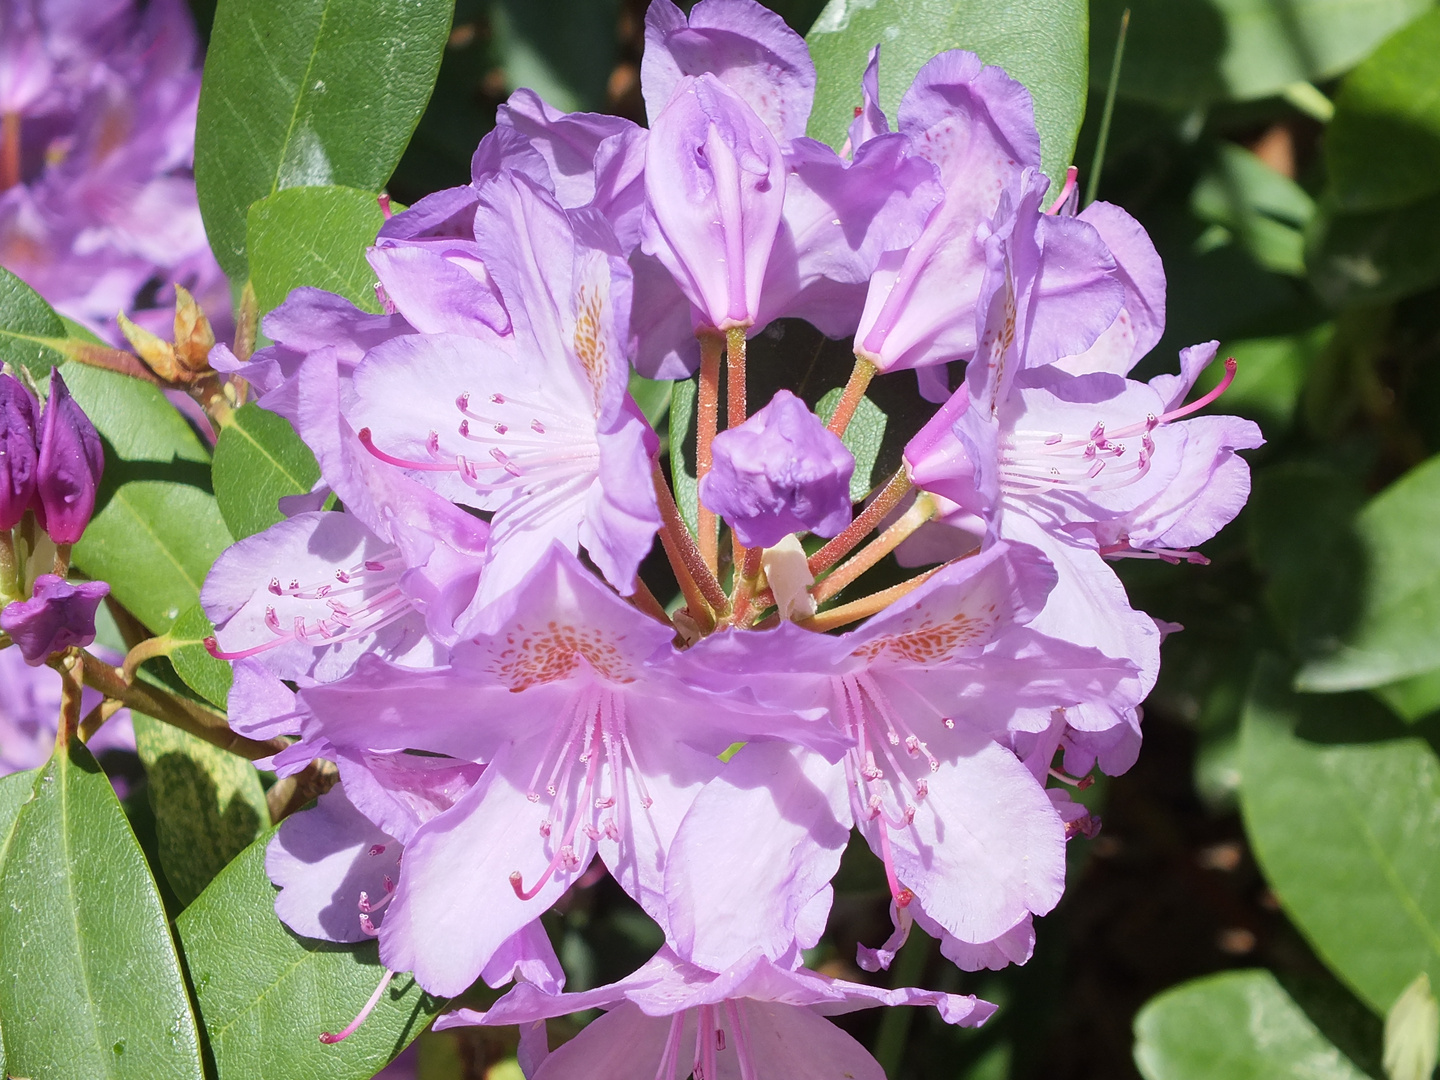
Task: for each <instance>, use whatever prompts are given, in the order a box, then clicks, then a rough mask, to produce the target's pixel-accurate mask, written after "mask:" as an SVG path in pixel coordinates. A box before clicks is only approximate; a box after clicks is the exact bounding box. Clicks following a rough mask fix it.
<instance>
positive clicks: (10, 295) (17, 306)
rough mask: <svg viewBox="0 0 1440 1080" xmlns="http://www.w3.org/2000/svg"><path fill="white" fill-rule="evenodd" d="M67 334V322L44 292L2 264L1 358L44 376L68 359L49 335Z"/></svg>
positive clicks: (0, 307)
mask: <svg viewBox="0 0 1440 1080" xmlns="http://www.w3.org/2000/svg"><path fill="white" fill-rule="evenodd" d="M64 336H65V324H64V323H63V322H61V321H60V316H58V315H56V314H55V312H54V311H52V310H51V308H50V305H49V304H47V303H46V302H45V301H44V300H42V299H40V294H39V293H37V292H36V291H35V290H34V289H32V288H30V286H29V285H26V284H25V282H23V281H21V280H20V279H19V278H18V277H16V276H15V275H14V274H12V273H11V272H10V271H9V270H6V269H5V268H4V267H3V266H0V360H3V361H5V362H6V363H9V364H13V365H15V366H17V367H24V368H28V369H29V370H30V372H31V374H33V375H35V376H36V378H42V377H44V376H47V375H49V374H50V369H51V368H52V367H56V366H58V365H59V364H60V363H61V362H62V361H63V360H64V359H65V357H64V356H62V355H61V354H60V353H58V352H56V351H55V350H54V349H53V348H52V347H51V346H50V345H49V344H47V343H46V339H47V338H63V337H64Z"/></svg>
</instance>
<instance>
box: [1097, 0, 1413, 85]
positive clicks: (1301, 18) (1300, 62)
mask: <svg viewBox="0 0 1440 1080" xmlns="http://www.w3.org/2000/svg"><path fill="white" fill-rule="evenodd" d="M1430 3H1431V0H1286V2H1285V3H1284V4H1278V3H1275V2H1273V0H1092V2H1091V5H1090V26H1091V31H1092V32H1091V36H1090V63H1091V69H1092V70H1093V71H1094V73H1095V79H1096V81H1097V84H1098V85H1097V86H1096V88H1097V89H1099V90H1103V89H1104V81H1103V80H1104V79H1105V78H1106V77H1107V76H1108V75H1109V72H1110V57H1111V55H1112V54H1113V53H1114V51H1115V37H1116V34H1117V33H1118V31H1119V28H1120V14H1121V12H1122V11H1124V10H1125V8H1127V7H1128V8H1129V9H1130V30H1129V36H1128V39H1127V43H1126V46H1125V64H1124V67H1123V68H1122V69H1121V72H1120V93H1121V95H1123V96H1125V97H1130V98H1139V99H1142V100H1145V101H1150V102H1155V103H1157V104H1162V105H1169V106H1173V107H1177V108H1193V107H1196V106H1202V105H1206V104H1209V103H1210V102H1213V101H1220V100H1223V99H1226V98H1230V99H1234V100H1241V101H1246V100H1251V99H1254V98H1262V97H1269V96H1270V95H1273V94H1278V93H1279V92H1280V91H1281V90H1283V89H1284V88H1285V87H1286V86H1288V85H1290V84H1291V83H1295V82H1300V81H1302V80H1310V81H1323V80H1325V79H1329V78H1333V77H1334V76H1336V75H1338V74H1340V73H1341V72H1342V71H1345V70H1346V69H1347V68H1349V67H1351V66H1352V65H1354V64H1355V63H1356V62H1357V61H1359V60H1361V59H1362V58H1363V57H1364V56H1365V55H1366V54H1367V53H1369V52H1370V50H1371V49H1373V48H1374V47H1375V46H1376V45H1377V44H1379V43H1380V42H1381V41H1382V40H1384V38H1385V37H1386V36H1388V35H1389V34H1391V33H1393V32H1394V31H1395V30H1397V29H1399V28H1400V27H1402V26H1404V25H1405V24H1406V23H1407V22H1409V21H1410V20H1411V19H1413V18H1415V16H1417V15H1419V14H1420V13H1421V12H1423V11H1426V10H1427V9H1428V8H1429V7H1430Z"/></svg>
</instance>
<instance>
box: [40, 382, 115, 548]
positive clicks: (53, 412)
mask: <svg viewBox="0 0 1440 1080" xmlns="http://www.w3.org/2000/svg"><path fill="white" fill-rule="evenodd" d="M39 443H40V456H39V459H38V461H37V462H36V466H35V496H36V502H35V516H36V517H37V518H38V519H39V521H40V527H41V528H43V529H44V530H45V531H46V532H47V533H49V534H50V538H51V539H52V540H54V541H55V542H56V543H57V544H73V543H75V542H76V541H77V540H79V539H80V537H81V535H82V534H83V533H84V532H85V526H86V525H88V524H90V515H91V514H92V513H93V512H94V510H95V493H96V491H97V489H98V488H99V486H100V476H101V474H102V473H103V472H104V471H105V453H104V451H103V450H102V449H101V446H100V434H99V432H97V431H96V430H95V425H94V424H92V423H91V422H90V418H89V417H88V416H86V415H85V412H84V410H82V409H81V408H80V406H79V405H78V404H76V402H75V399H74V398H72V397H71V396H70V390H69V388H68V387H66V385H65V380H64V379H62V378H61V377H60V369H59V368H51V369H50V397H49V398H48V399H47V400H46V402H45V410H44V412H43V413H41V415H40V438H39Z"/></svg>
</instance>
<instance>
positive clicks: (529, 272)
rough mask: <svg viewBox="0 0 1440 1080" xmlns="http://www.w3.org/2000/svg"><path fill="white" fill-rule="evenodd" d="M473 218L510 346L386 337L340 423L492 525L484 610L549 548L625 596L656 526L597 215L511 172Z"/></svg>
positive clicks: (624, 287) (358, 375)
mask: <svg viewBox="0 0 1440 1080" xmlns="http://www.w3.org/2000/svg"><path fill="white" fill-rule="evenodd" d="M482 204H483V205H484V206H485V207H486V210H487V213H485V214H484V215H483V216H482V217H477V219H476V221H477V227H478V232H477V237H479V238H480V240H481V242H482V246H483V247H484V248H485V250H486V257H487V260H488V262H487V267H488V269H489V271H490V274H491V276H492V277H493V278H494V279H495V281H496V282H497V284H498V285H499V288H500V291H501V294H502V296H504V297H505V300H506V307H507V309H508V310H509V312H510V317H511V320H512V322H513V323H514V327H513V331H512V333H510V334H508V335H499V334H495V333H493V332H490V333H488V334H486V335H484V336H462V335H459V334H412V335H403V336H400V337H396V338H393V339H391V340H390V341H388V342H385V343H383V344H382V345H380V346H378V347H376V348H374V349H372V350H371V351H370V352H369V353H368V354H367V356H366V358H365V360H364V361H363V363H361V364H360V366H359V367H357V368H356V371H355V376H354V399H355V400H354V404H353V405H352V406H349V407H347V408H346V409H345V413H346V416H347V418H348V419H349V420H350V421H351V422H352V423H353V424H354V426H356V427H357V428H359V429H361V430H360V435H361V438H362V439H363V440H365V441H366V444H367V446H368V447H369V448H370V449H371V451H372V453H373V454H374V455H375V456H376V457H378V458H380V459H381V460H382V461H385V462H388V463H390V464H394V465H398V466H399V467H401V468H403V469H406V470H408V471H410V472H411V473H412V475H414V476H415V477H416V478H417V479H419V480H420V481H422V482H424V483H427V484H430V485H431V486H432V487H434V489H435V490H436V491H438V492H439V493H441V494H442V495H445V496H447V497H449V498H452V499H455V500H456V501H458V502H461V503H465V504H467V505H470V506H475V507H477V508H480V509H483V510H493V511H495V516H494V519H493V520H492V523H491V526H492V533H491V540H490V567H489V570H488V572H487V573H486V574H485V575H484V577H483V578H482V580H481V584H480V589H481V596H482V600H483V601H484V602H489V601H491V600H493V599H495V598H497V597H498V596H500V595H501V594H502V593H503V592H504V591H506V590H508V589H510V588H513V587H514V585H515V584H516V583H517V582H518V581H519V580H520V579H521V578H523V577H524V575H525V574H526V572H527V571H528V570H529V569H530V568H531V567H532V566H534V565H535V563H536V561H537V560H538V559H540V558H541V557H543V555H544V553H545V551H546V549H547V548H548V547H549V545H550V543H551V542H552V541H556V540H558V541H559V542H561V543H562V544H564V545H565V546H566V547H568V548H569V549H570V550H572V551H574V550H576V549H577V548H578V547H580V546H582V545H583V546H584V547H585V549H586V551H587V552H588V553H589V555H590V557H591V559H593V560H594V561H595V563H596V565H598V566H599V567H600V568H601V570H602V571H603V572H604V574H605V576H606V578H607V579H608V580H609V581H610V583H611V584H612V585H614V586H615V587H616V588H617V589H619V590H621V592H623V593H626V594H628V593H629V592H630V591H632V589H633V588H634V582H635V572H636V570H637V569H638V567H639V565H640V560H641V559H643V558H644V557H645V555H646V554H647V553H648V552H649V550H650V547H651V544H652V543H653V539H654V536H655V531H656V529H658V528H659V525H660V519H659V513H658V510H657V509H656V503H655V491H654V486H653V483H652V481H651V479H650V467H649V460H650V453H651V450H652V449H653V447H654V438H655V437H654V434H653V432H651V431H650V429H649V425H648V424H647V423H646V422H645V420H644V418H643V416H641V415H640V414H639V412H638V410H637V409H635V407H634V405H633V403H631V402H630V401H629V399H628V394H627V391H626V384H627V379H628V371H627V367H626V364H625V360H624V357H625V349H624V344H623V341H624V338H623V328H624V327H625V325H626V324H627V313H628V311H629V304H630V275H629V271H628V269H627V268H626V266H625V263H624V262H623V260H621V258H620V257H619V253H618V250H616V248H615V246H614V237H613V234H609V235H607V233H608V230H607V229H606V228H605V226H604V223H603V221H602V220H601V219H599V218H598V216H594V215H591V214H581V213H578V212H576V213H571V214H567V213H566V212H565V211H564V210H563V209H562V208H561V207H560V206H559V205H558V204H556V203H555V201H554V200H553V198H552V197H550V196H549V195H548V193H546V192H545V190H544V189H543V188H541V187H539V186H537V185H536V184H535V183H534V182H533V181H531V180H529V179H528V178H526V177H525V176H523V175H521V174H519V173H506V174H504V175H502V176H499V177H496V178H495V179H494V180H492V181H490V182H489V183H488V184H487V185H486V186H485V188H484V189H483V191H482Z"/></svg>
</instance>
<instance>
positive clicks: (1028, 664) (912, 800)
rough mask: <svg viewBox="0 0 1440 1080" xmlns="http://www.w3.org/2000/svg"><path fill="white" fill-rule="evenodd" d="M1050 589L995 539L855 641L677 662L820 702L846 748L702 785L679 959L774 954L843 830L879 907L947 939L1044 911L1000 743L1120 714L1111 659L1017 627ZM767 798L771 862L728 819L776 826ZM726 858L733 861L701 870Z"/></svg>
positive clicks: (777, 701)
mask: <svg viewBox="0 0 1440 1080" xmlns="http://www.w3.org/2000/svg"><path fill="white" fill-rule="evenodd" d="M1054 580H1055V579H1054V574H1053V571H1052V570H1051V569H1050V568H1049V566H1048V565H1047V564H1046V562H1045V560H1044V559H1043V558H1042V557H1041V556H1040V554H1039V552H1037V551H1034V550H1033V549H1028V548H1020V547H1007V546H1006V545H1003V544H996V545H993V546H991V547H990V548H988V549H987V550H986V551H984V552H982V553H981V554H980V555H977V556H975V557H973V558H970V559H966V560H963V561H961V562H960V563H958V564H955V565H953V566H951V567H948V568H947V569H946V570H944V571H942V572H941V573H939V574H937V575H935V576H934V577H933V578H932V579H931V580H930V581H928V582H926V583H925V585H923V586H922V587H921V588H919V589H917V590H915V592H913V593H911V594H910V596H908V597H906V598H905V599H904V600H902V601H900V602H898V603H896V604H894V605H892V606H891V607H890V608H889V609H887V610H886V611H885V612H884V613H882V614H881V615H878V616H876V617H875V618H874V619H872V620H871V621H870V622H869V623H868V624H867V625H866V626H865V627H864V628H862V629H860V630H857V631H854V632H852V633H848V634H844V635H841V636H839V637H830V636H824V635H816V634H811V633H807V632H805V631H803V630H800V629H798V628H796V627H794V626H793V625H790V624H782V625H781V626H780V627H778V628H777V629H776V630H774V631H770V632H750V633H729V634H724V635H715V636H712V637H710V638H707V639H705V640H704V641H702V642H700V643H699V644H698V645H696V646H695V647H693V648H692V649H690V650H689V651H688V652H687V653H686V654H685V656H684V661H685V663H686V664H687V665H694V666H693V667H688V668H687V671H688V673H689V674H690V676H691V678H692V679H695V680H696V681H697V682H700V683H701V684H702V685H714V686H723V685H726V684H727V683H730V682H733V681H736V680H742V679H743V680H744V682H745V683H746V685H748V686H750V688H751V690H752V692H753V693H754V694H755V695H756V697H757V698H758V699H759V700H760V701H762V702H766V703H769V704H771V705H774V706H776V707H780V708H784V707H787V706H788V707H792V708H794V707H802V706H808V707H814V706H817V705H818V706H821V707H823V708H825V709H826V710H827V711H828V713H829V716H830V722H831V723H832V724H833V725H834V726H835V727H836V728H837V730H838V731H839V732H840V733H841V734H843V735H844V736H845V738H846V740H847V742H849V743H850V744H851V749H850V750H849V751H848V752H847V754H846V756H845V758H844V765H843V768H842V767H838V766H832V767H828V768H827V767H826V766H825V765H823V764H822V763H820V762H815V761H806V760H805V759H804V758H803V756H802V757H799V758H796V759H794V760H792V761H786V760H784V759H783V758H782V757H781V756H780V754H779V753H778V752H777V751H776V750H774V749H771V748H768V747H753V748H752V747H746V748H745V750H743V751H741V752H740V753H739V754H737V755H736V757H735V759H734V760H733V761H732V762H731V763H730V765H729V766H728V767H727V771H726V772H725V773H722V774H721V776H720V778H719V779H718V781H717V782H715V783H713V784H711V785H709V786H708V787H707V788H706V789H705V791H704V792H702V794H701V796H700V797H699V798H698V799H697V800H696V802H695V806H694V807H693V808H692V810H691V812H690V814H689V815H687V818H686V821H685V823H684V824H682V826H681V828H680V831H679V834H678V835H677V837H676V841H675V845H674V847H673V849H672V851H671V858H670V867H669V871H668V873H667V879H666V885H667V897H668V898H669V900H670V902H671V912H670V922H671V926H672V930H673V931H674V934H675V940H676V942H677V943H678V946H679V948H680V949H681V951H682V953H683V954H684V955H687V956H690V957H691V958H692V959H695V960H696V962H698V963H702V964H704V965H705V966H707V967H712V968H716V969H719V968H722V967H724V966H725V965H726V964H729V963H733V962H734V961H735V959H736V958H738V957H739V956H740V955H742V954H743V953H744V952H745V951H746V950H748V949H750V948H755V947H760V948H762V949H764V950H765V951H766V952H767V955H770V956H772V957H774V956H778V955H780V954H781V953H783V952H784V950H785V949H787V948H788V947H789V945H790V943H791V940H792V939H793V937H794V934H795V930H794V920H796V919H797V918H798V916H799V914H800V913H802V912H803V911H804V910H805V908H806V906H807V905H808V904H809V903H811V902H812V900H813V897H814V895H815V892H814V891H811V890H816V891H818V889H817V886H816V883H817V882H821V883H823V882H828V881H829V880H830V878H831V877H832V876H833V874H834V871H835V869H836V867H837V866H838V862H839V857H840V852H841V850H843V848H844V845H845V839H846V837H847V835H848V833H849V829H850V826H851V824H852V822H853V823H854V824H855V825H856V826H858V827H859V829H860V831H861V833H862V834H863V835H864V836H865V838H866V840H867V841H868V842H869V844H870V847H871V849H872V850H873V851H875V853H876V854H877V855H878V856H879V857H880V859H881V861H882V863H883V864H884V867H885V872H886V877H887V880H888V881H889V884H890V889H891V892H892V895H893V896H894V897H895V899H896V903H897V904H898V905H899V906H900V907H909V906H911V905H916V906H917V910H921V911H924V912H926V913H927V916H928V918H930V919H932V920H934V923H935V924H936V925H937V926H938V927H939V928H941V929H943V931H944V932H945V934H946V935H949V936H952V937H954V938H956V939H957V940H958V941H960V942H963V943H969V944H972V945H978V944H984V943H987V942H989V941H992V940H993V939H995V938H997V937H999V936H1000V935H1002V934H1004V933H1006V932H1007V931H1009V930H1010V929H1011V927H1013V926H1014V925H1016V923H1018V922H1019V921H1021V920H1022V919H1024V918H1025V917H1026V916H1028V914H1029V913H1031V912H1034V913H1037V914H1043V913H1044V912H1046V911H1049V910H1050V908H1051V907H1053V906H1054V904H1055V903H1056V902H1057V901H1058V900H1059V898H1060V891H1061V888H1062V886H1063V881H1064V860H1063V851H1064V840H1065V829H1064V823H1063V822H1062V821H1061V820H1060V818H1059V816H1058V815H1057V814H1056V812H1055V809H1054V807H1053V805H1052V804H1051V803H1050V801H1049V800H1048V799H1047V797H1046V796H1045V793H1044V791H1043V789H1042V785H1041V784H1040V783H1038V782H1037V781H1036V779H1035V777H1034V776H1033V775H1031V773H1030V772H1029V771H1027V770H1026V768H1025V766H1024V765H1023V764H1022V763H1021V762H1020V761H1019V760H1017V759H1016V757H1015V755H1014V754H1013V753H1012V752H1011V751H1010V750H1009V749H1007V748H1006V747H1005V746H1004V745H1003V744H1004V743H1005V742H1007V741H1008V740H1009V736H1010V733H1011V732H1012V731H1025V730H1046V729H1048V728H1049V727H1050V725H1051V722H1052V717H1053V716H1054V715H1055V713H1056V712H1057V710H1059V711H1062V712H1063V711H1064V710H1067V709H1070V708H1073V707H1076V706H1081V705H1084V704H1086V703H1090V702H1094V701H1097V700H1114V701H1115V702H1116V703H1117V704H1118V705H1120V706H1121V707H1126V706H1131V705H1133V704H1135V703H1136V702H1135V701H1134V700H1132V699H1131V698H1130V697H1129V696H1128V695H1127V690H1126V685H1127V684H1126V676H1127V675H1129V674H1130V672H1131V670H1132V668H1133V665H1132V664H1131V662H1130V661H1129V660H1128V659H1125V658H1123V657H1119V658H1112V657H1107V656H1105V655H1103V654H1101V653H1100V652H1098V651H1096V650H1093V649H1082V648H1078V647H1076V646H1073V645H1071V644H1069V643H1067V642H1064V641H1061V640H1056V639H1053V638H1046V637H1044V636H1042V635H1038V634H1035V633H1034V632H1033V631H1031V630H1030V629H1029V628H1028V627H1026V626H1025V625H1024V624H1025V623H1027V622H1029V621H1030V620H1031V619H1033V617H1034V615H1035V613H1036V612H1038V611H1039V610H1040V608H1041V607H1042V606H1043V604H1044V602H1045V597H1046V595H1047V594H1048V592H1049V591H1050V589H1051V588H1052V586H1053V584H1054ZM997 740H998V741H997ZM732 770H733V771H732ZM767 803H776V804H782V803H783V804H784V805H786V806H787V809H786V811H785V812H784V813H783V814H781V815H779V817H780V818H781V820H782V821H783V822H784V824H783V825H781V824H779V823H778V822H776V823H772V825H771V826H770V828H769V829H768V830H767V832H766V840H765V843H766V845H767V848H769V845H773V848H769V850H767V852H766V854H772V853H773V855H774V856H775V857H770V858H767V857H764V855H760V857H756V856H757V854H758V853H757V852H756V843H757V841H756V838H755V836H754V835H753V834H751V833H750V832H748V831H737V830H735V829H734V828H733V827H732V826H731V825H729V824H728V823H729V822H732V821H733V820H735V819H736V818H737V817H740V816H745V815H746V814H747V813H748V814H751V815H755V816H763V817H764V818H767V819H768V818H771V817H772V816H775V810H774V809H771V808H770V807H769V806H768V805H767ZM791 804H793V805H791ZM746 808H748V810H747V809H746ZM831 821H836V822H838V823H839V825H840V826H841V827H840V828H838V829H837V828H835V827H834V825H832V824H830V822H831ZM727 836H729V837H730V839H728V840H727V839H726V837H727ZM734 845H740V847H743V849H744V850H745V852H747V854H744V855H742V853H741V850H740V847H735V846H734ZM725 846H728V847H729V848H730V851H729V854H730V858H728V859H716V858H715V856H716V855H717V853H718V852H719V851H721V850H725ZM781 852H786V853H788V854H786V855H783V856H782V855H780V853H781ZM797 890H798V892H797ZM746 897H748V900H747V899H744V898H746Z"/></svg>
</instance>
